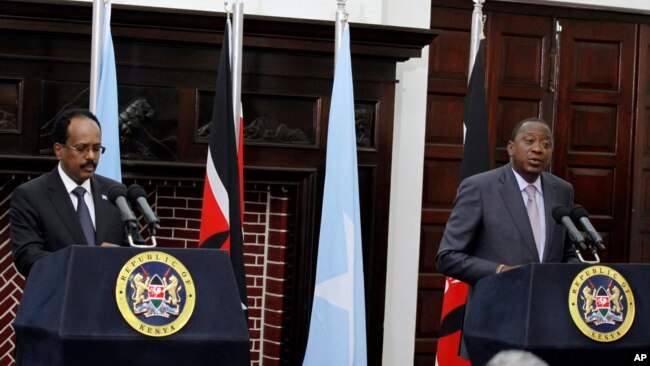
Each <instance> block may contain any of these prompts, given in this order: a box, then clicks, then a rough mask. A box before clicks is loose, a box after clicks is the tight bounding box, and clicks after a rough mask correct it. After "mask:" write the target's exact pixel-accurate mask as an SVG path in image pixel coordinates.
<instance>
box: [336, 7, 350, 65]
mask: <svg viewBox="0 0 650 366" xmlns="http://www.w3.org/2000/svg"><path fill="white" fill-rule="evenodd" d="M345 1H346V0H336V5H337V8H336V19H335V20H334V22H335V35H334V65H336V59H337V58H338V54H339V45H340V44H341V37H342V36H343V28H345V24H346V23H347V22H348V11H347V10H346V9H345Z"/></svg>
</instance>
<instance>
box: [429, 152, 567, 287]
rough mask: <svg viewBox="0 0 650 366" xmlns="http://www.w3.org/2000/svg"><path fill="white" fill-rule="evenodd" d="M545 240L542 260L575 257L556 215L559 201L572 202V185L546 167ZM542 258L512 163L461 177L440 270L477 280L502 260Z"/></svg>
mask: <svg viewBox="0 0 650 366" xmlns="http://www.w3.org/2000/svg"><path fill="white" fill-rule="evenodd" d="M541 180H542V190H543V193H544V210H545V213H546V245H545V249H544V258H543V262H574V261H577V257H576V254H575V250H574V249H573V246H572V245H571V243H570V242H569V240H566V241H565V234H566V230H565V228H564V226H562V225H560V224H557V223H556V222H555V220H554V219H553V217H552V212H553V209H554V208H555V207H557V206H565V207H567V208H569V209H571V208H572V207H573V187H572V186H571V184H569V183H568V182H566V181H564V180H562V179H560V178H558V177H556V176H554V175H552V174H550V173H546V172H543V173H542V176H541ZM528 263H539V255H538V253H537V248H536V247H535V240H534V238H533V232H532V229H531V227H530V222H529V220H528V214H527V213H526V207H525V205H524V202H523V199H522V195H521V191H520V190H519V186H518V185H517V180H516V178H515V175H514V173H513V171H512V167H511V165H510V164H507V165H505V166H503V167H500V168H497V169H493V170H491V171H488V172H485V173H482V174H477V175H474V176H472V177H469V178H467V179H465V180H463V182H462V183H461V185H460V187H459V189H458V195H457V196H456V199H455V200H454V204H453V210H452V213H451V217H450V218H449V221H447V226H446V227H445V232H444V234H443V238H442V241H441V243H440V248H439V249H438V255H437V257H436V264H437V268H438V271H439V272H441V273H443V274H445V275H447V276H450V277H453V278H455V279H458V280H461V281H463V282H466V283H468V284H470V285H474V284H475V283H476V282H477V281H478V280H480V279H481V278H483V277H485V276H489V275H491V274H494V273H495V271H496V268H497V267H498V265H499V264H507V265H517V264H528Z"/></svg>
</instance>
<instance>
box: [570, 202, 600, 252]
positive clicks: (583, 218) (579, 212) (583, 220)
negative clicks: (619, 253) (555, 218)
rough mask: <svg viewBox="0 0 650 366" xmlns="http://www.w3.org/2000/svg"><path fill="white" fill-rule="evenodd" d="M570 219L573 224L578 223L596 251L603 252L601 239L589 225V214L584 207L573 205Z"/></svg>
mask: <svg viewBox="0 0 650 366" xmlns="http://www.w3.org/2000/svg"><path fill="white" fill-rule="evenodd" d="M571 218H572V219H573V221H575V222H579V223H580V225H581V226H582V228H583V229H585V231H586V232H587V235H588V236H589V239H591V241H592V242H593V243H594V245H596V249H598V250H599V251H603V250H605V244H603V238H602V237H601V236H600V234H598V231H596V229H595V228H594V227H593V225H591V221H589V214H588V213H587V210H585V208H584V207H582V206H580V205H575V206H574V207H573V210H572V211H571Z"/></svg>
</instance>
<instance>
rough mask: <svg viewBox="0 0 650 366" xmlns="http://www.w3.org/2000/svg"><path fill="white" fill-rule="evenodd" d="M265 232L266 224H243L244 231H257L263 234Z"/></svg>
mask: <svg viewBox="0 0 650 366" xmlns="http://www.w3.org/2000/svg"><path fill="white" fill-rule="evenodd" d="M264 232H266V226H265V225H262V224H248V225H244V233H247V234H248V233H258V234H263V233H264Z"/></svg>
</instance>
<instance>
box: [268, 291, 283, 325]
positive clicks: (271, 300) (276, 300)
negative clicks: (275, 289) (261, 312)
mask: <svg viewBox="0 0 650 366" xmlns="http://www.w3.org/2000/svg"><path fill="white" fill-rule="evenodd" d="M283 305H284V298H283V297H282V294H281V293H279V294H278V293H272V292H270V291H267V293H266V296H265V297H264V307H265V308H266V309H267V310H278V311H281V310H282V309H283V307H284V306H283ZM276 325H277V324H276Z"/></svg>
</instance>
